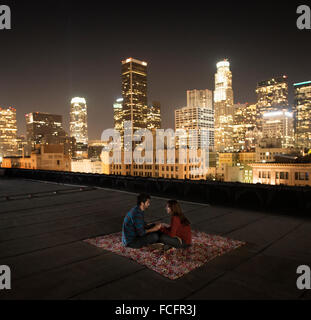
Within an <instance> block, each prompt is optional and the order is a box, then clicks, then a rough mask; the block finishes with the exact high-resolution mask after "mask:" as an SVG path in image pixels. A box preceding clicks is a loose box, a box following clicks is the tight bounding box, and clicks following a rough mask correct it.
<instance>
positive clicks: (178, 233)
mask: <svg viewBox="0 0 311 320" xmlns="http://www.w3.org/2000/svg"><path fill="white" fill-rule="evenodd" d="M150 199H151V198H150V196H149V195H148V194H140V195H139V196H138V197H137V206H136V207H134V208H132V209H131V210H130V211H129V212H128V213H127V215H126V216H125V219H124V222H123V227H122V242H123V245H124V246H126V247H129V248H133V249H139V248H142V247H145V246H148V245H152V244H155V243H161V244H163V245H165V246H166V247H174V248H187V247H189V246H190V245H191V227H190V222H189V221H188V219H187V218H186V217H185V216H184V214H183V213H182V210H181V208H180V205H179V204H178V202H177V201H176V200H170V201H168V202H167V204H166V211H167V213H168V214H169V215H170V216H171V225H170V227H165V226H163V225H162V224H161V223H158V224H151V225H147V224H145V220H144V211H145V210H146V209H148V207H149V206H150Z"/></svg>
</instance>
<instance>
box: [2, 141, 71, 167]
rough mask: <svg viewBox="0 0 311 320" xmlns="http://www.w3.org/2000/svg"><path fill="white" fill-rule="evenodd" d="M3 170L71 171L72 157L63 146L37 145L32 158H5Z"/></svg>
mask: <svg viewBox="0 0 311 320" xmlns="http://www.w3.org/2000/svg"><path fill="white" fill-rule="evenodd" d="M1 167H2V168H20V169H33V170H55V171H70V170H71V164H70V157H69V156H68V155H65V154H64V146H63V145H53V144H50V145H36V146H35V150H33V151H32V152H31V155H30V156H22V157H6V158H3V161H2V165H1Z"/></svg>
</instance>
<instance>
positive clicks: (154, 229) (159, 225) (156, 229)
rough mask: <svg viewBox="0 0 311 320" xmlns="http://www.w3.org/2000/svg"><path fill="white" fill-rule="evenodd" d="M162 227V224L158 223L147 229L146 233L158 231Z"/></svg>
mask: <svg viewBox="0 0 311 320" xmlns="http://www.w3.org/2000/svg"><path fill="white" fill-rule="evenodd" d="M161 227H162V224H161V223H157V224H156V225H155V226H154V227H153V228H151V229H148V230H146V233H150V232H157V231H159V230H160V229H161Z"/></svg>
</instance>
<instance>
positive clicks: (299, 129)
mask: <svg viewBox="0 0 311 320" xmlns="http://www.w3.org/2000/svg"><path fill="white" fill-rule="evenodd" d="M294 89H295V106H294V118H295V137H296V145H297V147H298V148H300V149H305V148H306V149H311V81H306V82H301V83H295V84H294Z"/></svg>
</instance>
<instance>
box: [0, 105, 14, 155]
mask: <svg viewBox="0 0 311 320" xmlns="http://www.w3.org/2000/svg"><path fill="white" fill-rule="evenodd" d="M15 155H17V122H16V109H14V108H8V109H2V108H0V157H1V158H3V157H8V156H15Z"/></svg>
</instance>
